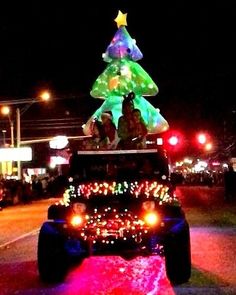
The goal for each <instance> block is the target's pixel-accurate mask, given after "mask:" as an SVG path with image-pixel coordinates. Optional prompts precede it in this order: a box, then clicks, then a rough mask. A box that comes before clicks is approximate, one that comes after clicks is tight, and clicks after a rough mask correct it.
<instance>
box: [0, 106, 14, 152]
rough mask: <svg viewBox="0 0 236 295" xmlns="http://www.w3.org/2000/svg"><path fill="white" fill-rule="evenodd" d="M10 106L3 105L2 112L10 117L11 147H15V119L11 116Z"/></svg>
mask: <svg viewBox="0 0 236 295" xmlns="http://www.w3.org/2000/svg"><path fill="white" fill-rule="evenodd" d="M10 112H11V111H10V108H9V107H8V106H3V107H2V108H1V113H2V114H3V115H4V116H7V117H8V119H9V123H10V128H11V147H14V124H13V121H12V119H11V117H10Z"/></svg>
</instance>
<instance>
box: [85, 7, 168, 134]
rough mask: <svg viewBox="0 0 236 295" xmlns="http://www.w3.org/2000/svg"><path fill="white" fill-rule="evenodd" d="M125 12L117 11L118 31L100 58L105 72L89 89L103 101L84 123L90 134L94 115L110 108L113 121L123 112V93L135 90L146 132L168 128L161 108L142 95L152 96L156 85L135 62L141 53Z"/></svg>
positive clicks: (135, 101)
mask: <svg viewBox="0 0 236 295" xmlns="http://www.w3.org/2000/svg"><path fill="white" fill-rule="evenodd" d="M126 17H127V13H125V14H123V13H122V12H121V11H119V13H118V15H117V17H116V19H115V22H116V23H117V27H118V30H117V32H116V34H115V36H114V37H113V39H112V41H111V43H110V44H109V46H108V47H107V49H106V51H105V53H103V60H104V61H105V62H107V63H108V65H107V67H106V68H105V70H104V72H103V73H102V74H101V75H99V76H98V78H97V79H96V81H95V83H94V84H93V87H92V90H91V92H90V94H91V96H92V97H94V98H100V99H103V100H105V101H104V102H103V104H102V105H101V107H100V108H99V109H97V110H96V111H95V113H94V114H93V115H92V116H91V118H90V119H89V120H88V122H87V123H86V124H85V126H84V129H83V131H84V134H85V135H90V134H91V128H90V125H91V123H92V121H93V120H94V118H97V119H98V120H100V119H101V114H102V113H103V112H106V111H111V112H112V114H113V121H114V123H115V124H116V126H117V124H118V119H119V117H120V116H121V115H122V111H121V107H122V101H123V99H124V96H125V95H127V94H128V93H130V92H134V93H135V98H134V106H135V108H138V109H140V111H141V113H142V117H143V119H144V121H145V123H146V126H147V129H148V132H149V133H161V132H164V131H166V130H167V129H168V128H169V125H168V123H167V121H166V120H165V119H164V118H163V116H162V115H161V114H160V110H159V109H157V108H155V107H154V106H152V105H151V104H150V103H149V102H148V101H147V100H146V99H145V98H144V97H143V96H154V95H156V94H157V93H158V87H157V85H156V84H155V83H154V81H153V80H152V79H151V77H150V76H149V75H148V74H147V72H146V71H145V70H144V69H143V68H142V67H141V66H140V65H139V64H138V63H137V61H138V60H140V59H142V57H143V55H142V53H141V51H140V50H139V48H138V46H137V45H136V41H135V39H132V38H131V36H130V35H129V33H128V31H127V30H126V26H127V23H126Z"/></svg>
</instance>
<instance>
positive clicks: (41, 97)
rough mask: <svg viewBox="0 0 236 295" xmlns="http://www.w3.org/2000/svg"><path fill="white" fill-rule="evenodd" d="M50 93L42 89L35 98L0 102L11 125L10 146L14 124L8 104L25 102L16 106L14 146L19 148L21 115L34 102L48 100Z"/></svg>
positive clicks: (18, 168) (19, 169)
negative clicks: (21, 105) (21, 106)
mask: <svg viewBox="0 0 236 295" xmlns="http://www.w3.org/2000/svg"><path fill="white" fill-rule="evenodd" d="M50 97H51V95H50V93H49V92H48V91H43V92H42V93H41V94H40V95H39V96H38V97H36V98H29V99H22V100H17V101H15V100H12V101H11V100H9V101H4V102H1V103H4V105H3V106H2V108H1V112H2V114H4V115H8V118H9V121H10V125H11V146H12V147H14V125H13V121H12V120H11V119H10V116H9V114H10V108H9V107H8V105H19V104H25V106H24V107H23V108H22V109H20V108H19V107H17V108H16V147H17V148H19V147H20V146H21V115H22V114H23V113H24V112H26V111H27V110H28V109H29V107H30V106H31V105H32V104H34V103H36V102H42V101H48V100H49V99H50ZM17 176H18V179H21V162H20V161H17Z"/></svg>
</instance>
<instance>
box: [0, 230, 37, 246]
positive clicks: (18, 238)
mask: <svg viewBox="0 0 236 295" xmlns="http://www.w3.org/2000/svg"><path fill="white" fill-rule="evenodd" d="M38 232H39V228H37V229H34V230H32V231H30V232H28V233H26V234H23V235H21V236H19V237H17V238H15V239H13V240H11V241H8V242H5V243H3V244H1V245H0V249H1V248H4V247H6V246H8V245H10V244H12V243H15V242H16V241H19V240H21V239H24V238H26V237H28V236H30V235H34V234H37V233H38Z"/></svg>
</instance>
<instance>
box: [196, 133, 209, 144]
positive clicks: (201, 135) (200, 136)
mask: <svg viewBox="0 0 236 295" xmlns="http://www.w3.org/2000/svg"><path fill="white" fill-rule="evenodd" d="M197 141H198V143H200V144H205V143H206V142H207V135H206V134H205V133H198V134H197Z"/></svg>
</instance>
